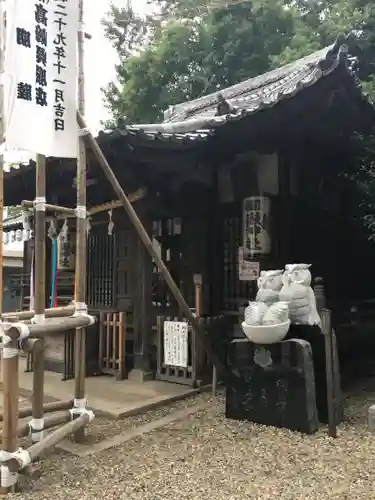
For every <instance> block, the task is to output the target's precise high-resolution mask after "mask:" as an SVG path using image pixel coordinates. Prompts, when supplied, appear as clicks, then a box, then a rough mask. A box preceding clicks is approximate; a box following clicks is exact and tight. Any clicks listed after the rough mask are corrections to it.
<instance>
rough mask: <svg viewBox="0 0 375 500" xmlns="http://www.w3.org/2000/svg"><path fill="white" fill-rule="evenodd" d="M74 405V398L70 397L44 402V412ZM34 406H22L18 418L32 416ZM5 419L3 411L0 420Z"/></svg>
mask: <svg viewBox="0 0 375 500" xmlns="http://www.w3.org/2000/svg"><path fill="white" fill-rule="evenodd" d="M72 407H73V399H68V400H64V401H53V402H52V403H44V405H43V410H44V413H53V412H54V411H59V410H69V409H70V408H72ZM32 411H33V410H32V407H31V406H29V407H27V408H20V410H19V412H18V418H26V417H30V416H31V414H32ZM2 421H3V413H0V422H2Z"/></svg>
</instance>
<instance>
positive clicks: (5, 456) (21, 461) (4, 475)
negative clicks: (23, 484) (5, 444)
mask: <svg viewBox="0 0 375 500" xmlns="http://www.w3.org/2000/svg"><path fill="white" fill-rule="evenodd" d="M13 459H14V460H16V461H17V463H18V465H19V468H20V470H22V469H24V468H25V467H27V466H28V465H30V464H31V457H30V454H29V452H28V451H27V450H24V449H22V448H19V449H18V450H17V451H15V452H13V453H11V452H9V451H4V450H1V451H0V463H1V466H0V473H1V486H2V487H3V488H9V487H10V486H13V485H15V484H17V480H18V472H12V471H10V470H9V466H8V465H7V464H6V462H8V461H9V460H13Z"/></svg>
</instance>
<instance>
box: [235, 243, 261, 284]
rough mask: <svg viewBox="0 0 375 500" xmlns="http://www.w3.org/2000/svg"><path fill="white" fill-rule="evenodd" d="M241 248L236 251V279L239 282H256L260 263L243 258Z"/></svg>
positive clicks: (244, 253) (243, 254) (244, 252)
mask: <svg viewBox="0 0 375 500" xmlns="http://www.w3.org/2000/svg"><path fill="white" fill-rule="evenodd" d="M246 253H247V252H246V251H245V250H244V248H243V247H239V249H238V277H239V279H240V281H256V280H257V279H258V278H259V273H260V263H259V262H254V261H252V260H249V259H247V258H245V255H246Z"/></svg>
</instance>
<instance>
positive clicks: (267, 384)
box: [225, 339, 319, 434]
mask: <svg viewBox="0 0 375 500" xmlns="http://www.w3.org/2000/svg"><path fill="white" fill-rule="evenodd" d="M239 350H240V351H241V356H237V355H236V351H237V352H238V351H239ZM229 357H230V359H231V361H232V363H233V365H235V367H236V369H237V371H238V372H239V374H240V378H239V379H238V381H237V382H233V385H231V386H227V395H226V409H225V412H226V417H227V418H233V419H236V420H250V421H252V422H256V423H259V424H264V425H273V426H276V427H286V428H288V429H291V430H295V431H299V432H303V433H306V434H312V433H314V432H316V431H317V430H318V428H319V420H318V413H317V409H316V398H315V380H314V368H313V360H312V352H311V347H310V344H309V343H308V342H306V341H303V340H295V339H292V340H288V341H286V342H281V343H278V344H273V345H270V346H266V345H264V346H261V345H255V344H252V343H251V342H249V341H248V340H247V339H246V340H237V341H234V342H233V343H232V344H231V348H230V352H229Z"/></svg>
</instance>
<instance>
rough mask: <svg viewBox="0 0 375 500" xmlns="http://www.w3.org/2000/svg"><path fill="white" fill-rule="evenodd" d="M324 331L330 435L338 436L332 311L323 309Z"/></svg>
mask: <svg viewBox="0 0 375 500" xmlns="http://www.w3.org/2000/svg"><path fill="white" fill-rule="evenodd" d="M321 320H322V332H323V335H324V347H325V358H326V383H327V407H328V435H329V436H330V437H333V438H336V437H337V426H336V408H335V381H334V370H333V356H332V324H331V311H330V310H329V309H323V310H322V312H321Z"/></svg>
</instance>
